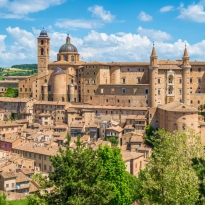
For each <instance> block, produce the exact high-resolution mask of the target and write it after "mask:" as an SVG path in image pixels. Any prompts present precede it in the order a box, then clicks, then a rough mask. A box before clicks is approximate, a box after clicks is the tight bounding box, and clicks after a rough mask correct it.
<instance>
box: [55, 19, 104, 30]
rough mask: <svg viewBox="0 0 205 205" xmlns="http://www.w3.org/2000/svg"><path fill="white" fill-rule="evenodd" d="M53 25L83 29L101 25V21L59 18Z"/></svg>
mask: <svg viewBox="0 0 205 205" xmlns="http://www.w3.org/2000/svg"><path fill="white" fill-rule="evenodd" d="M55 26H57V27H59V28H70V29H76V28H85V29H92V28H99V27H102V26H103V23H101V22H99V21H94V20H84V19H76V20H71V19H59V20H58V21H57V22H56V23H55Z"/></svg>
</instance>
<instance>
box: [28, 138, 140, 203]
mask: <svg viewBox="0 0 205 205" xmlns="http://www.w3.org/2000/svg"><path fill="white" fill-rule="evenodd" d="M69 145H70V137H68V143H67V146H66V149H65V150H63V149H61V148H60V150H59V154H58V155H56V156H52V157H51V162H52V165H53V166H54V167H55V171H54V172H53V173H51V174H50V175H49V180H48V179H46V178H45V179H43V180H42V179H40V178H39V177H37V178H38V180H39V179H40V181H39V183H40V185H41V187H42V188H44V189H45V188H46V187H47V188H48V187H52V189H53V191H52V193H51V194H49V193H47V191H46V189H45V191H44V194H42V192H41V194H40V192H38V193H37V197H36V198H32V203H33V204H35V200H44V201H46V203H47V204H49V205H54V204H55V205H58V204H59V205H61V204H70V205H87V204H89V205H95V204H96V205H99V204H101V205H103V204H108V205H109V204H110V205H114V204H115V205H118V204H120V205H130V204H131V203H132V202H133V201H134V200H135V198H136V197H135V196H136V192H135V191H133V190H134V189H133V187H131V186H132V185H133V183H134V184H136V183H135V181H134V180H137V179H136V178H135V177H133V176H132V175H130V174H129V173H128V172H126V167H125V163H124V162H123V160H122V156H121V154H120V149H119V148H115V149H111V148H110V147H108V146H106V147H104V148H102V147H99V149H98V150H93V149H92V148H90V147H85V145H84V144H83V143H82V142H81V140H80V137H78V138H77V141H76V147H75V148H74V149H71V148H70V146H69ZM131 181H132V182H133V183H131ZM135 187H137V186H134V188H135ZM36 204H38V203H36ZM31 205H32V204H31Z"/></svg>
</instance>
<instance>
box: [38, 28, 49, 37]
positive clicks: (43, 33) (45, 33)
mask: <svg viewBox="0 0 205 205" xmlns="http://www.w3.org/2000/svg"><path fill="white" fill-rule="evenodd" d="M39 37H48V34H47V32H46V31H45V30H44V29H43V30H42V31H41V33H40V36H39Z"/></svg>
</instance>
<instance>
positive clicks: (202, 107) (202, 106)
mask: <svg viewBox="0 0 205 205" xmlns="http://www.w3.org/2000/svg"><path fill="white" fill-rule="evenodd" d="M198 110H199V111H200V112H201V113H202V111H203V110H204V105H199V107H198Z"/></svg>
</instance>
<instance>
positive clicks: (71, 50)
mask: <svg viewBox="0 0 205 205" xmlns="http://www.w3.org/2000/svg"><path fill="white" fill-rule="evenodd" d="M64 52H65V53H77V52H78V50H77V48H76V47H75V46H74V45H73V44H71V43H65V44H64V45H62V46H61V47H60V49H59V53H64Z"/></svg>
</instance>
